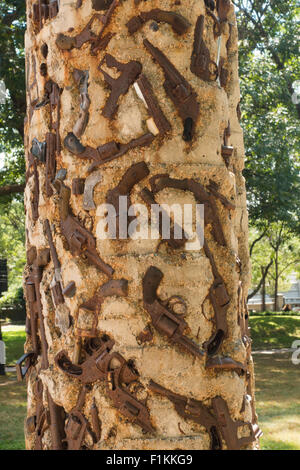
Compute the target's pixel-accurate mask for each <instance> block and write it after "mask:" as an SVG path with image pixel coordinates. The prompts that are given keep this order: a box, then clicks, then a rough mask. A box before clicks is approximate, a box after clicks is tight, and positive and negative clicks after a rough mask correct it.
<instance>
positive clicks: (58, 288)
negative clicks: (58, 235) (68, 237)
mask: <svg viewBox="0 0 300 470" xmlns="http://www.w3.org/2000/svg"><path fill="white" fill-rule="evenodd" d="M44 231H45V233H46V237H47V239H48V243H49V246H50V253H51V258H52V261H53V266H54V276H53V279H52V282H51V284H50V288H51V294H52V300H53V303H54V305H55V307H57V306H58V305H60V304H63V303H64V302H65V299H64V296H63V293H62V277H61V264H60V261H59V259H58V256H57V251H56V248H55V245H54V242H53V237H52V233H51V228H50V223H49V220H48V219H46V220H45V221H44Z"/></svg>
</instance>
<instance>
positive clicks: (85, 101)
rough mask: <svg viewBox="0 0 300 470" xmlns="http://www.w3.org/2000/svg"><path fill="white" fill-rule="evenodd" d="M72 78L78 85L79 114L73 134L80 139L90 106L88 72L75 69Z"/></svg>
mask: <svg viewBox="0 0 300 470" xmlns="http://www.w3.org/2000/svg"><path fill="white" fill-rule="evenodd" d="M73 77H74V79H75V82H76V83H77V85H78V88H79V93H80V113H79V118H78V119H77V121H76V123H75V125H74V127H73V134H74V135H76V137H78V138H80V137H81V136H82V134H83V133H84V131H85V129H86V126H87V124H88V121H89V107H90V104H91V100H90V98H89V95H88V86H89V71H88V70H78V69H75V70H74V72H73Z"/></svg>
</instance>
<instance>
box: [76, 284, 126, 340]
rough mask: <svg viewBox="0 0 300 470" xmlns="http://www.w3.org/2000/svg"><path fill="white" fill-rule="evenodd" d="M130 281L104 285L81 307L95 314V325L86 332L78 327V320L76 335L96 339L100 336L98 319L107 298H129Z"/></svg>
mask: <svg viewBox="0 0 300 470" xmlns="http://www.w3.org/2000/svg"><path fill="white" fill-rule="evenodd" d="M127 295H128V281H127V280H126V279H119V280H111V281H108V282H106V283H105V284H103V285H102V286H101V287H100V288H99V289H98V290H97V291H96V293H95V294H94V296H93V297H92V298H91V299H90V300H88V301H87V302H84V303H83V304H81V305H80V306H79V312H78V315H79V314H80V310H81V309H84V310H88V311H90V312H92V313H93V325H92V327H91V329H89V330H84V329H82V328H79V327H78V318H77V322H76V334H77V335H79V336H83V337H88V338H94V337H96V336H97V334H98V329H97V326H98V319H99V315H100V314H101V307H102V304H103V302H104V301H105V299H106V298H107V297H114V296H116V297H127Z"/></svg>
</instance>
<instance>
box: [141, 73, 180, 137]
mask: <svg viewBox="0 0 300 470" xmlns="http://www.w3.org/2000/svg"><path fill="white" fill-rule="evenodd" d="M136 87H138V90H137V91H138V95H139V92H140V93H141V95H142V98H143V100H144V102H145V103H146V106H147V108H148V111H149V113H150V115H151V116H152V117H153V120H154V122H155V125H156V127H157V129H158V130H159V133H160V134H161V135H164V134H166V133H167V132H169V131H171V129H172V127H171V124H170V123H169V121H168V119H167V118H166V116H165V115H164V113H163V111H162V109H161V107H160V106H159V104H158V101H157V99H156V96H155V95H154V92H153V88H152V86H151V83H150V82H149V80H148V78H147V77H146V76H145V75H144V74H141V75H140V76H139V78H138V80H137V81H136V83H135V88H136Z"/></svg>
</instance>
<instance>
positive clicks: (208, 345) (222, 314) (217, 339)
mask: <svg viewBox="0 0 300 470" xmlns="http://www.w3.org/2000/svg"><path fill="white" fill-rule="evenodd" d="M204 252H205V254H206V256H207V258H208V259H209V261H210V265H211V269H212V273H213V276H214V282H213V284H212V285H211V287H210V289H209V294H208V298H209V300H210V302H211V305H212V307H213V310H214V322H215V327H216V328H215V329H216V331H215V333H213V335H212V336H211V338H210V339H209V340H208V341H206V342H205V343H204V345H203V346H204V348H205V349H206V351H207V353H208V355H209V356H214V355H215V354H217V353H218V351H219V349H220V347H221V345H222V343H223V341H224V339H225V338H226V336H227V332H228V326H227V310H228V308H229V303H230V297H229V295H228V293H227V289H226V286H225V283H224V280H223V278H222V276H221V275H220V273H219V271H218V268H217V266H216V263H215V260H214V257H213V255H212V253H211V251H210V249H209V247H208V245H207V242H206V241H204Z"/></svg>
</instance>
